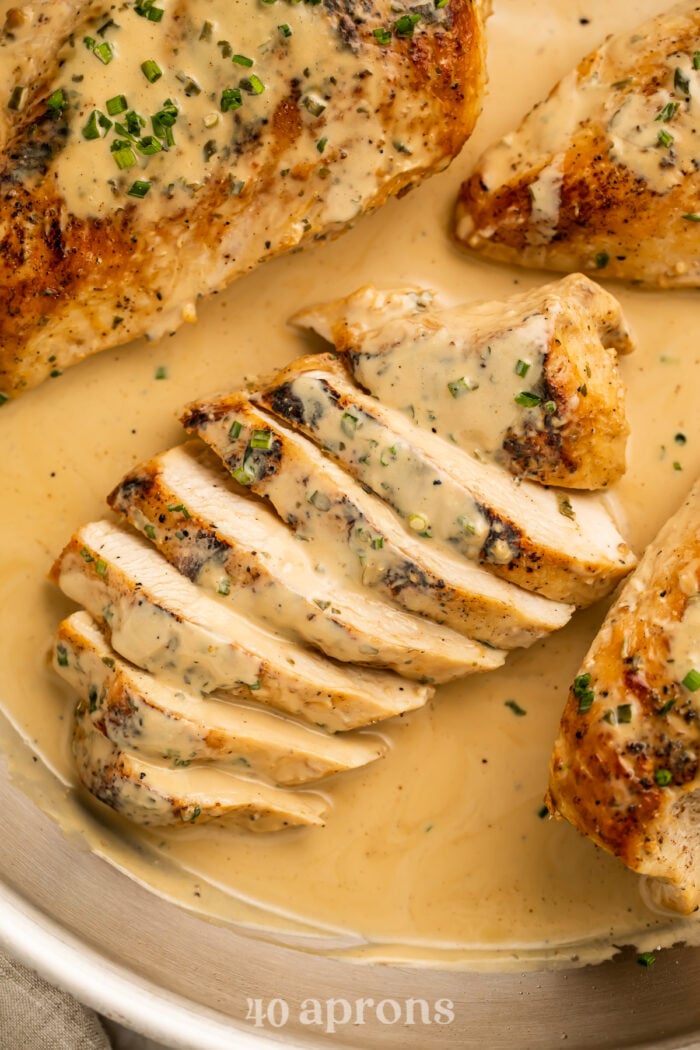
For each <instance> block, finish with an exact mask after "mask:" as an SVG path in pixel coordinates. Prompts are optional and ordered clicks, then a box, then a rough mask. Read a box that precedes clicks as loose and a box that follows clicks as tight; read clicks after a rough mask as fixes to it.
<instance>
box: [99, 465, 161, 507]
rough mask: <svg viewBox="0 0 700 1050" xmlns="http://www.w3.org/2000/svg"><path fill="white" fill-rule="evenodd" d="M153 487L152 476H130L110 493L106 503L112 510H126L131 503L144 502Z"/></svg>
mask: <svg viewBox="0 0 700 1050" xmlns="http://www.w3.org/2000/svg"><path fill="white" fill-rule="evenodd" d="M154 487H155V479H154V477H153V475H152V474H131V475H129V476H128V477H126V478H124V480H123V481H120V483H119V484H118V485H117V487H116V488H115V489H113V490H112V491H111V492H110V494H109V496H108V497H107V503H108V505H109V506H110V507H111V508H112V510H126V509H127V508H128V507H129V506H130V505H131V504H132V503H140V502H143V501H144V500H146V499H147V498H148V496H149V494H150V493H151V492H152V491H153V489H154Z"/></svg>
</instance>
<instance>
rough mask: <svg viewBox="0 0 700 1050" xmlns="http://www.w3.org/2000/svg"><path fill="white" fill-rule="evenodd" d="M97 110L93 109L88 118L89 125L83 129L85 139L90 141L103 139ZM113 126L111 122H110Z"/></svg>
mask: <svg viewBox="0 0 700 1050" xmlns="http://www.w3.org/2000/svg"><path fill="white" fill-rule="evenodd" d="M97 112H98V111H97V110H96V109H93V111H92V113H91V114H90V116H89V118H88V122H87V124H86V125H85V126H84V127H83V129H82V130H83V138H84V139H87V140H88V141H92V140H93V139H99V138H102V135H103V133H102V132H101V131H100V125H99V124H98V123H97ZM110 124H111V121H110Z"/></svg>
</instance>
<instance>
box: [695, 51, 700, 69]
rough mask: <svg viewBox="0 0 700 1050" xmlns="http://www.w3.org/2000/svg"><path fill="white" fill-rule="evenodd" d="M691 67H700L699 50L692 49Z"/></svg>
mask: <svg viewBox="0 0 700 1050" xmlns="http://www.w3.org/2000/svg"><path fill="white" fill-rule="evenodd" d="M693 69H700V51H693Z"/></svg>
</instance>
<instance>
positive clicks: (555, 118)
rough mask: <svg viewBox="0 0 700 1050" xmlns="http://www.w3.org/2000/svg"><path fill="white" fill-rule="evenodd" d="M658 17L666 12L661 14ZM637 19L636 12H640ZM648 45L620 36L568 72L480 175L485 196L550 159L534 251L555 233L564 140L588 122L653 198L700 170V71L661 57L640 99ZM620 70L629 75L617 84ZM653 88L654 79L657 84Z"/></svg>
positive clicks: (535, 210) (536, 198)
mask: <svg viewBox="0 0 700 1050" xmlns="http://www.w3.org/2000/svg"><path fill="white" fill-rule="evenodd" d="M662 9H663V8H662ZM638 13H639V17H640V19H641V17H642V15H641V11H639V12H638ZM651 47H653V41H651V40H650V37H649V35H648V34H646V33H639V32H637V31H635V32H634V33H632V34H630V35H629V36H624V37H623V38H622V39H620V40H617V41H616V42H615V43H614V44H612V45H611V46H609V47H607V48H606V49H605V51H604V52H603V53H602V54H601V55H600V56H599V57H598V58H597V59H596V61H594V62H593V63H592V64H590V67H589V68H588V69H587V70H586V71H585V72H584V73H583V75H581V76H579V74H578V72H576V71H572V72H570V73H568V74H567V76H565V77H564V78H563V80H562V81H561V83H560V84H559V85H558V86H557V89H556V91H555V92H554V93H553V95H552V97H551V99H549V100H548V101H547V102H546V103H544V104H543V105H541V106H539V107H537V109H535V110H534V111H533V112H532V114H531V115H530V116H529V118H528V120H527V123H526V124H525V125H523V127H522V128H520V129H519V130H518V131H517V132H512V133H510V134H509V135H507V136H506V137H505V138H504V140H503V142H502V144H501V145H500V146H499V148H497V149H496V150H494V151H493V152H492V153H491V155H490V157H489V161H488V164H487V165H486V166H485V167H484V171H483V179H484V182H485V184H486V185H487V186H488V188H489V189H491V190H493V189H495V188H497V187H499V186H502V185H503V184H504V183H505V182H507V181H509V180H510V179H511V178H512V177H513V173H514V172H515V171H525V170H527V168H529V167H530V166H531V165H533V164H536V163H537V160H538V158H539V159H540V160H541V159H542V158H543V157H548V156H549V157H551V158H552V159H551V160H550V161H548V162H547V163H546V165H545V167H544V168H543V169H542V171H541V172H540V173H539V175H538V176H537V178H536V179H535V180H534V182H533V183H532V185H531V187H530V192H531V195H532V222H533V226H534V231H533V233H532V234H531V237H530V243H532V244H546V243H548V242H549V241H551V239H552V237H553V235H554V234H555V232H556V228H557V221H558V216H559V195H560V188H561V183H562V165H563V162H564V157H565V153H566V150H567V148H568V145H569V139H570V137H571V135H572V134H573V132H574V131H575V130H576V128H577V127H579V126H580V125H585V124H586V123H588V122H593V123H594V124H595V126H596V127H601V128H602V129H603V130H604V132H605V134H606V135H607V138H608V146H609V149H610V156H611V159H612V160H613V161H614V162H616V163H619V164H622V165H623V166H625V167H627V168H629V169H630V171H631V172H632V173H633V174H634V175H635V176H637V177H638V178H640V179H643V180H644V181H645V182H647V183H648V185H649V187H650V189H651V190H653V191H654V192H656V193H666V192H667V191H668V190H670V189H672V188H673V187H674V186H677V185H679V184H680V183H681V182H682V181H683V179H684V178H685V177H686V176H688V175H689V174H691V173H692V172H694V171H696V170H697V168H698V165H699V164H700V136H699V135H698V126H699V121H700V68H698V69H696V68H695V65H694V61H693V55H691V54H686V53H684V52H678V51H674V52H671V53H669V54H668V55H665V56H663V60H665V69H664V70H663V71H662V72H661V73H660V75H659V76H658V84H659V86H658V89H657V90H656V91H653V92H652V93H650V94H643V93H642V91H641V90H640V89H639V88H638V87H637V86H636V82H635V75H634V74H635V71H636V69H638V68H639V69H642V70H643V69H644V67H645V65H646V64H648V57H647V54H648V51H649V50H650V48H651ZM621 70H629V71H632V75H631V76H625V77H623V78H622V79H620V76H621ZM655 80H656V78H655Z"/></svg>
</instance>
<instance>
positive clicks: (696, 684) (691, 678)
mask: <svg viewBox="0 0 700 1050" xmlns="http://www.w3.org/2000/svg"><path fill="white" fill-rule="evenodd" d="M681 685H683V686H685V688H686V689H688V690H689V691H690V692H691V693H697V691H698V689H700V671H697V670H696V669H695V668H693V669H692V670H690V671H688V673H687V675H686V676H685V678H684V679H683V681H682V682H681Z"/></svg>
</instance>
